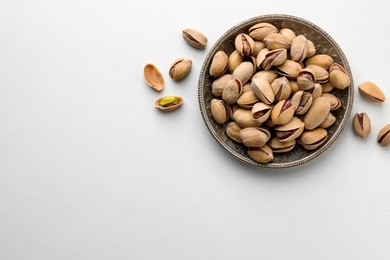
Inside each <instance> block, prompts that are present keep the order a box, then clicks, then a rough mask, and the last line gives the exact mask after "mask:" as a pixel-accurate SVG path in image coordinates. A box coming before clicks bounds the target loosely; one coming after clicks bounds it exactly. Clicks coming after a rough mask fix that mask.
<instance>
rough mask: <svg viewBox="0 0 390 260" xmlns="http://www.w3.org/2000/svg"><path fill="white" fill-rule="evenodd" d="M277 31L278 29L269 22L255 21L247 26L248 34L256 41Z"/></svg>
mask: <svg viewBox="0 0 390 260" xmlns="http://www.w3.org/2000/svg"><path fill="white" fill-rule="evenodd" d="M277 32H278V29H277V28H276V27H275V26H274V25H272V24H270V23H257V24H255V25H253V26H252V27H251V28H249V36H251V37H252V38H253V39H255V40H257V41H263V40H264V38H265V37H267V36H268V35H270V34H272V33H277Z"/></svg>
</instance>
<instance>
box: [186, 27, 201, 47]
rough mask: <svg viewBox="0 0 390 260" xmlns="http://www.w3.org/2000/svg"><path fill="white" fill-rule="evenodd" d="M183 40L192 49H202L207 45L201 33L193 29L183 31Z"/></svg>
mask: <svg viewBox="0 0 390 260" xmlns="http://www.w3.org/2000/svg"><path fill="white" fill-rule="evenodd" d="M182 34H183V38H184V40H185V41H186V42H187V43H188V44H189V45H191V46H192V47H194V48H197V49H204V48H205V47H206V45H207V37H206V35H204V34H203V33H201V32H199V31H197V30H195V29H191V28H188V29H184V30H183V32H182Z"/></svg>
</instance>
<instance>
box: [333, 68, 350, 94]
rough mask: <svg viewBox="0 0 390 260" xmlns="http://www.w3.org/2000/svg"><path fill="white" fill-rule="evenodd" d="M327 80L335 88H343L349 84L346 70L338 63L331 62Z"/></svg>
mask: <svg viewBox="0 0 390 260" xmlns="http://www.w3.org/2000/svg"><path fill="white" fill-rule="evenodd" d="M329 81H330V83H332V85H333V86H334V87H335V88H338V89H345V88H347V87H349V85H350V84H351V80H350V78H349V76H348V73H347V71H346V70H345V69H344V67H343V66H341V65H340V64H338V63H333V64H332V65H331V66H330V68H329Z"/></svg>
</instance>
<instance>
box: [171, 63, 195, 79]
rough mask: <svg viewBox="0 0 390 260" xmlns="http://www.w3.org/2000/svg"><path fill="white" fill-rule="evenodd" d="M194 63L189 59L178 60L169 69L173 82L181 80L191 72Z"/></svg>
mask: <svg viewBox="0 0 390 260" xmlns="http://www.w3.org/2000/svg"><path fill="white" fill-rule="evenodd" d="M191 66H192V61H191V60H190V59H187V58H178V59H176V60H175V61H173V62H172V64H171V66H170V67H169V76H170V77H171V78H172V79H173V80H181V79H182V78H184V77H185V76H187V74H188V72H190V70H191Z"/></svg>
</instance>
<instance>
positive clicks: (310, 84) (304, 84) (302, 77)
mask: <svg viewBox="0 0 390 260" xmlns="http://www.w3.org/2000/svg"><path fill="white" fill-rule="evenodd" d="M297 83H298V87H299V89H301V90H309V89H312V88H314V84H315V83H316V77H315V75H314V72H313V71H312V70H311V69H309V68H304V69H302V70H300V71H299V73H298V78H297Z"/></svg>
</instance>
